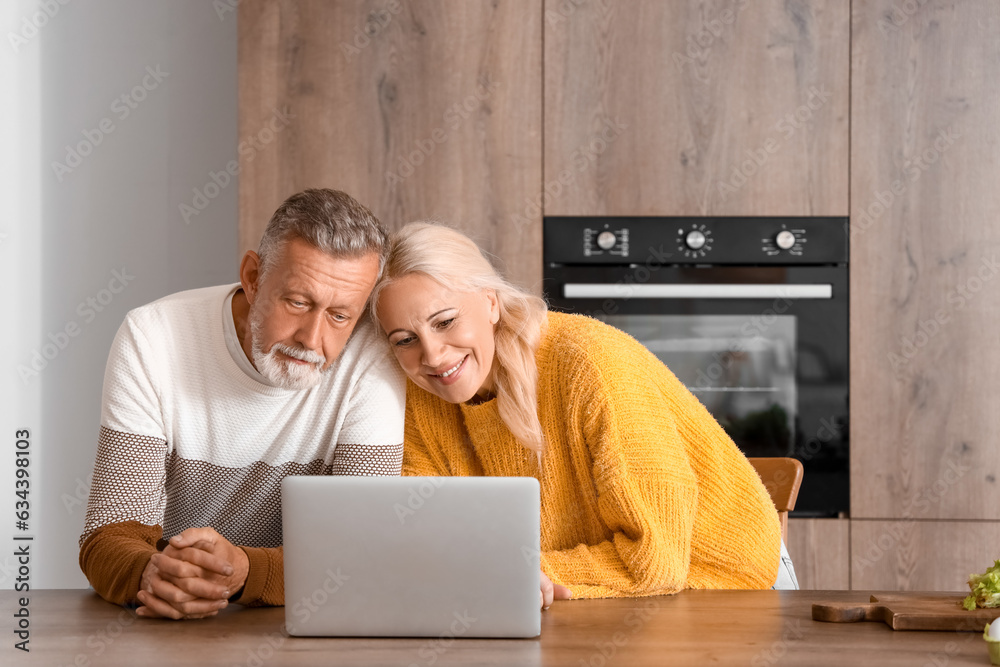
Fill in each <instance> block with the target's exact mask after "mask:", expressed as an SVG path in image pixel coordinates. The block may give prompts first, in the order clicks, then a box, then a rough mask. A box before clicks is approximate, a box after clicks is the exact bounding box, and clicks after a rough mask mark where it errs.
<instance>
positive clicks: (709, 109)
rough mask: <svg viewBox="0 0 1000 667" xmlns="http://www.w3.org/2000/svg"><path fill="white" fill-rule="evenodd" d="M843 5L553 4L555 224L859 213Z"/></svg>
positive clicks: (780, 0) (551, 211) (548, 68)
mask: <svg viewBox="0 0 1000 667" xmlns="http://www.w3.org/2000/svg"><path fill="white" fill-rule="evenodd" d="M849 11H850V3H847V2H843V1H842V0H822V1H816V2H786V1H785V0H760V1H758V0H754V1H753V2H749V1H748V0H732V1H730V2H712V3H706V2H699V1H696V0H690V1H687V2H663V1H662V0H636V1H634V2H627V3H626V2H611V1H606V0H593V1H591V2H576V1H568V2H560V3H555V2H549V3H546V12H545V19H546V20H545V27H544V30H545V110H544V116H545V148H544V150H545V155H544V165H545V167H544V172H545V191H546V204H545V214H546V215H826V216H833V215H840V216H843V215H846V214H847V211H848V196H847V183H848V173H847V169H848V103H849V94H848V93H849V84H848V74H849V66H850V65H849V44H850V34H849V23H850V22H849Z"/></svg>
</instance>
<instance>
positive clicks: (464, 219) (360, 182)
mask: <svg viewBox="0 0 1000 667" xmlns="http://www.w3.org/2000/svg"><path fill="white" fill-rule="evenodd" d="M541 16H542V6H541V0H497V1H496V2H489V3H487V2H460V1H448V2H432V1H429V0H428V1H419V0H413V1H412V2H411V1H402V0H399V1H397V0H363V1H362V2H357V3H353V2H352V3H347V2H321V1H319V0H302V1H300V2H292V1H290V0H282V1H268V2H264V1H262V0H244V1H243V2H241V3H240V5H239V21H240V27H239V33H240V35H239V39H240V41H239V76H240V135H241V137H244V136H251V135H253V134H255V133H256V132H258V130H259V129H260V128H261V127H262V126H264V125H265V124H266V123H267V122H268V120H269V119H270V118H271V116H272V114H273V110H274V109H286V108H287V109H288V110H289V111H290V112H291V113H292V114H294V120H292V121H291V123H290V125H289V126H288V127H287V128H286V129H283V130H282V131H281V132H279V133H277V135H276V138H275V139H274V141H272V142H271V143H270V144H268V145H267V146H265V147H264V148H263V149H261V150H259V151H257V152H256V154H255V155H254V157H253V159H252V160H247V159H244V160H243V162H242V169H243V171H242V173H241V181H240V246H241V252H242V251H245V250H246V249H248V248H254V247H255V246H256V244H257V242H258V241H259V239H260V235H261V233H262V231H263V229H264V226H265V225H266V223H267V220H268V219H269V218H270V215H271V213H273V211H274V209H275V208H276V207H277V206H278V204H280V203H281V201H282V200H283V199H284V198H285V197H287V196H288V195H290V194H293V193H294V192H297V191H299V190H302V189H304V188H308V187H332V188H336V189H340V190H344V191H345V192H348V193H350V194H351V195H353V196H354V197H355V198H357V199H358V200H359V201H360V202H362V203H363V204H365V205H367V206H368V207H369V208H371V209H372V211H373V212H374V213H375V214H376V215H377V216H378V217H379V218H380V219H381V220H382V221H383V222H384V223H385V224H386V225H387V226H388V227H390V228H393V229H395V228H398V227H400V226H401V225H403V224H405V223H407V222H411V221H413V220H417V219H426V218H431V219H436V220H439V221H441V222H446V223H449V224H452V225H454V226H456V227H458V228H460V229H462V230H463V231H465V232H466V233H468V234H470V235H471V236H472V237H473V238H474V239H475V240H476V241H478V242H479V243H480V244H481V245H482V246H483V247H484V248H485V249H486V250H488V251H489V252H492V253H494V254H496V255H497V256H499V257H500V258H501V260H502V262H503V264H504V265H505V267H506V270H507V272H508V275H509V276H510V277H511V278H512V279H513V280H514V281H515V282H517V283H519V284H521V285H524V286H528V287H534V288H535V289H536V291H539V292H540V287H539V281H540V279H541V268H542V267H541V217H540V216H541V211H540V210H538V209H537V208H533V207H531V206H530V205H529V204H530V203H531V202H535V201H537V200H538V199H539V195H540V192H541V72H542V62H541ZM526 211H527V215H526V214H525V212H526Z"/></svg>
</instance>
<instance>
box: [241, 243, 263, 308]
mask: <svg viewBox="0 0 1000 667" xmlns="http://www.w3.org/2000/svg"><path fill="white" fill-rule="evenodd" d="M259 281H260V256H259V255H258V254H257V253H255V252H254V251H253V250H247V254H245V255H243V260H242V261H241V262H240V284H241V285H242V286H243V293H244V294H246V296H247V302H249V303H251V304H252V303H253V302H254V301H255V300H256V299H257V290H258V289H259V288H260V285H259V284H258V283H259Z"/></svg>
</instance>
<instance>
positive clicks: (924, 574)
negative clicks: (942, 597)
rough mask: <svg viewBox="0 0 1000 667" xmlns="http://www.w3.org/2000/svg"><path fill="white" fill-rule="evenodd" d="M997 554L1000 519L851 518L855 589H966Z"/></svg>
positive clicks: (852, 575)
mask: <svg viewBox="0 0 1000 667" xmlns="http://www.w3.org/2000/svg"><path fill="white" fill-rule="evenodd" d="M997 558H1000V521H871V520H867V519H852V520H851V587H852V588H853V590H855V591H864V590H868V591H873V590H896V591H961V590H966V591H967V590H968V585H967V581H968V578H969V575H970V574H973V573H979V572H983V571H984V570H986V568H987V567H990V566H991V565H993V562H994V561H995V560H996V559H997Z"/></svg>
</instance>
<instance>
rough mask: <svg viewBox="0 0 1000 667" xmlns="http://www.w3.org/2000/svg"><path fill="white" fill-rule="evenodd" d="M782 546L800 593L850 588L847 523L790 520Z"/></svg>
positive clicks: (848, 530)
mask: <svg viewBox="0 0 1000 667" xmlns="http://www.w3.org/2000/svg"><path fill="white" fill-rule="evenodd" d="M785 546H787V547H788V555H789V556H791V557H792V563H793V564H794V565H795V576H796V577H797V578H798V580H799V588H801V589H802V590H848V589H849V588H850V587H851V534H850V521H849V520H847V519H789V520H788V540H787V542H786V543H785Z"/></svg>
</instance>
